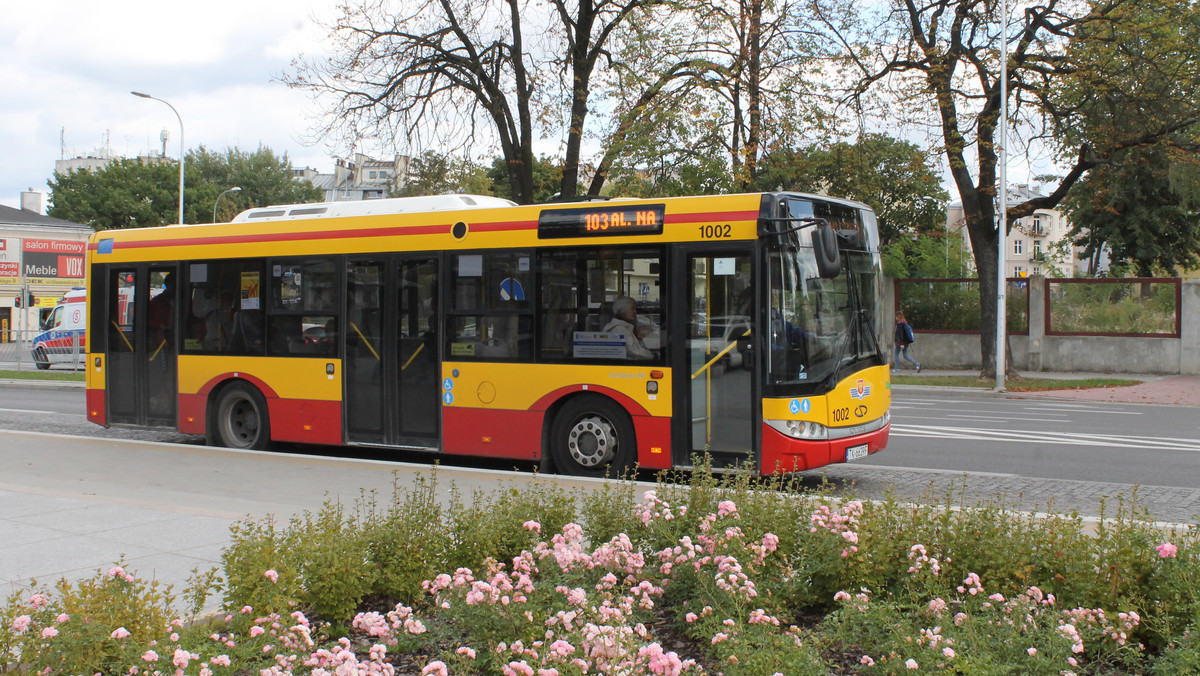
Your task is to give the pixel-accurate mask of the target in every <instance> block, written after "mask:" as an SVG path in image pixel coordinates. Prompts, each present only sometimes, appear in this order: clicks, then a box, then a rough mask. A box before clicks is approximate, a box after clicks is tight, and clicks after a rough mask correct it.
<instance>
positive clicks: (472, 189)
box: [393, 150, 492, 197]
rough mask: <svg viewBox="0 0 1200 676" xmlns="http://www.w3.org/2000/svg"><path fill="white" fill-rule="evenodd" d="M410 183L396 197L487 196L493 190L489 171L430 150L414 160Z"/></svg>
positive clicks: (402, 187) (464, 160) (398, 191)
mask: <svg viewBox="0 0 1200 676" xmlns="http://www.w3.org/2000/svg"><path fill="white" fill-rule="evenodd" d="M408 174H409V175H408V179H407V180H406V181H405V182H404V185H402V186H400V188H399V189H397V190H395V191H394V192H393V196H394V197H415V196H420V195H445V194H450V193H462V194H468V195H487V194H489V193H490V191H491V190H492V184H491V179H490V178H489V176H488V171H487V169H486V168H484V167H483V166H481V165H479V164H477V163H475V162H472V161H471V160H470V159H463V158H458V157H455V156H453V155H447V154H442V153H439V152H436V151H433V150H427V151H425V152H424V153H422V154H421V155H418V156H416V157H414V158H412V161H411V162H410V163H409V167H408Z"/></svg>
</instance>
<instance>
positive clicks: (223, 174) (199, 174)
mask: <svg viewBox="0 0 1200 676" xmlns="http://www.w3.org/2000/svg"><path fill="white" fill-rule="evenodd" d="M184 166H185V172H186V176H185V177H184V191H183V206H184V222H186V223H207V222H209V221H211V220H212V217H213V209H214V207H216V206H217V204H216V202H217V197H218V196H219V195H220V194H221V193H222V192H223V191H225V190H227V189H229V188H232V187H235V186H236V187H239V188H241V191H239V192H237V193H231V194H230V195H229V196H227V197H226V198H225V199H223V200H221V205H220V207H221V214H219V215H218V218H221V217H225V218H228V217H231V216H232V215H233V214H236V213H237V212H238V211H240V210H242V209H245V208H249V207H252V206H262V205H266V204H293V203H299V202H317V201H320V200H321V191H320V190H318V189H317V188H315V187H313V186H312V184H310V183H305V182H300V181H296V180H295V179H293V178H292V172H291V166H290V165H289V163H288V160H287V155H284V156H283V157H282V158H281V157H277V156H275V154H274V153H272V152H271V150H270V149H269V148H259V149H258V150H256V151H255V152H253V153H249V152H244V151H240V150H238V149H236V148H234V149H230V150H228V151H226V152H225V153H213V152H210V151H208V150H206V149H205V148H204V147H203V146H201V147H200V148H199V149H198V150H194V151H191V152H189V153H188V159H187V162H186V163H185V165H184ZM47 185H49V186H50V208H49V209H48V210H47V213H48V214H49V215H51V216H54V217H55V218H62V219H66V220H69V221H75V222H76V223H86V224H88V225H90V226H92V227H93V228H96V229H97V230H107V229H115V228H144V227H150V226H155V225H165V224H168V223H175V222H176V219H177V218H178V211H177V209H178V205H179V191H178V186H179V165H178V164H177V163H175V162H171V161H161V162H160V161H155V162H145V161H143V160H141V159H121V160H117V161H116V162H112V163H110V164H109V165H108V166H105V167H103V168H101V169H97V170H95V171H89V170H86V169H83V170H73V171H70V172H68V173H66V174H61V173H55V174H54V178H53V179H52V180H50V181H48V182H47Z"/></svg>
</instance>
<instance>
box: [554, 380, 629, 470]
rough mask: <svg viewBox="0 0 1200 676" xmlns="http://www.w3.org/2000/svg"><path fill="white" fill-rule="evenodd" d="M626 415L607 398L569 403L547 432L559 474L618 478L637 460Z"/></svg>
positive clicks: (590, 396) (586, 399)
mask: <svg viewBox="0 0 1200 676" xmlns="http://www.w3.org/2000/svg"><path fill="white" fill-rule="evenodd" d="M636 449H637V442H636V440H635V438H634V432H633V421H632V420H630V418H629V414H628V413H626V412H625V410H624V409H622V408H621V407H620V406H618V405H617V404H616V403H615V402H613V401H612V400H610V399H606V398H604V397H600V396H595V395H584V396H580V397H576V398H574V399H572V400H571V401H568V402H567V403H566V404H565V405H564V406H563V407H562V410H560V411H559V412H558V415H556V416H554V423H553V425H552V427H551V429H550V455H551V456H552V457H553V458H554V466H555V468H556V469H557V470H558V472H559V473H561V474H571V475H574V476H592V477H604V476H607V477H611V478H617V477H621V476H623V475H624V474H625V472H626V471H627V470H628V469H630V468H631V467H632V466H633V464H634V461H635V459H636V458H637V450H636Z"/></svg>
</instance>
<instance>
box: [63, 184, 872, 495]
mask: <svg viewBox="0 0 1200 676" xmlns="http://www.w3.org/2000/svg"><path fill="white" fill-rule="evenodd" d="M88 251H89V258H88V261H89V263H88V280H87V289H88V293H87V298H88V302H89V304H90V308H89V311H88V321H89V327H88V337H89V339H88V341H87V350H88V356H87V415H88V419H89V420H91V421H92V422H94V423H96V424H99V425H104V426H114V425H115V426H129V425H132V426H150V427H167V428H174V429H176V430H178V431H179V432H181V433H185V434H195V435H204V436H206V437H207V440H208V442H209V443H210V444H213V445H220V446H226V447H232V448H239V449H266V448H268V447H270V446H271V445H272V444H275V443H277V442H291V443H300V444H324V445H340V446H347V447H361V448H363V449H372V450H371V452H372V453H373V454H375V456H376V457H378V454H380V453H383V454H384V456H385V457H386V455H387V451H388V449H391V450H393V451H397V452H398V451H426V452H429V453H432V454H444V455H448V456H478V457H486V458H499V459H511V460H520V461H529V462H533V463H538V464H539V465H540V466H541V467H542V468H543V469H545V470H554V471H557V472H560V473H567V474H574V475H583V476H617V475H622V474H623V473H625V472H628V471H630V470H631V469H633V468H641V469H650V470H654V469H669V468H689V467H695V466H697V463H698V462H706V463H710V464H711V465H712V466H714V467H716V468H741V469H743V470H751V471H754V472H757V473H759V474H763V475H769V474H776V473H783V472H795V471H804V470H810V469H813V468H816V467H821V466H823V465H827V464H829V463H835V462H848V461H854V460H859V459H861V458H865V457H866V456H868V455H869V454H872V453H875V452H876V451H878V450H880V449H882V448H884V446H885V445H886V443H887V439H888V434H889V431H890V413H889V409H890V404H891V386H890V380H889V371H888V357H889V343H888V342H887V340H886V338H887V335H888V332H889V330H890V328H891V325H890V323H887V322H885V321H884V317H883V316H882V299H883V287H882V280H881V270H880V255H879V237H878V230H877V226H876V221H875V215H874V213H873V212H872V211H871V209H870V208H869V207H867V206H866V205H863V204H859V203H856V202H852V201H847V200H841V199H834V198H830V197H825V196H817V195H810V194H802V193H792V192H775V193H765V194H741V195H718V196H698V197H673V198H662V199H610V200H598V199H594V200H581V201H575V202H553V203H547V204H536V205H525V206H519V205H516V204H513V203H512V202H509V201H507V200H502V199H498V198H494V197H482V196H470V195H444V196H431V197H412V198H396V199H382V200H371V201H361V202H337V203H326V204H296V205H285V206H271V207H264V208H255V209H250V210H248V211H245V212H243V213H241V214H239V215H238V216H237V217H236V218H235V219H234V220H233V221H232V222H230V223H221V224H204V225H170V226H162V227H155V228H143V229H129V230H114V231H105V232H98V233H96V234H94V235H93V236H92V237H91V239H90V241H89V243H88ZM364 452H365V450H364Z"/></svg>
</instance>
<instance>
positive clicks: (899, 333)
mask: <svg viewBox="0 0 1200 676" xmlns="http://www.w3.org/2000/svg"><path fill="white" fill-rule="evenodd" d="M894 340H895V343H896V357H895V359H893V360H892V373H895V372H897V371H899V370H900V358H901V357H903V358H904V359H907V360H908V363H910V364H912V365H913V366H915V367H916V369H917V373H920V372H921V362H919V361H915V360H914V359H913V358H912V357H910V356H908V346H909V345H912V344H913V343H914V342H916V336H914V335H913V330H912V326H910V325H909V323H908V322H907V321H905V320H904V313H903V312H897V313H896V334H895V337H894Z"/></svg>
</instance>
